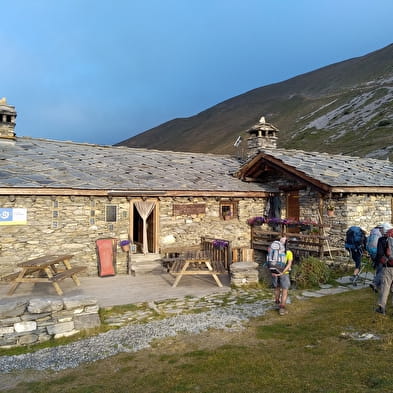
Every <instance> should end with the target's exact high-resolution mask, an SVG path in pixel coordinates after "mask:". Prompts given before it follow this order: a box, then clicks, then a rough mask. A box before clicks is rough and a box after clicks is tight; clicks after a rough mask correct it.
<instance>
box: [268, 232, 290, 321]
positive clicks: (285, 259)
mask: <svg viewBox="0 0 393 393" xmlns="http://www.w3.org/2000/svg"><path fill="white" fill-rule="evenodd" d="M286 242H287V238H286V237H281V238H280V240H275V241H274V242H273V243H272V244H271V245H270V247H269V252H268V264H269V269H270V272H271V275H272V285H273V288H274V301H275V305H276V307H277V309H278V311H279V314H280V315H285V314H287V313H288V311H287V309H286V303H287V299H288V290H289V288H290V286H291V279H290V277H289V272H290V270H291V266H292V261H293V254H292V251H290V250H286Z"/></svg>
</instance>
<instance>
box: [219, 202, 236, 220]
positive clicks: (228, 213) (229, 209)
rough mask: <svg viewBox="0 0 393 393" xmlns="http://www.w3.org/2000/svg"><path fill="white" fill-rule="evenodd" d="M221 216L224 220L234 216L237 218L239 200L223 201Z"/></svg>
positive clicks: (221, 203)
mask: <svg viewBox="0 0 393 393" xmlns="http://www.w3.org/2000/svg"><path fill="white" fill-rule="evenodd" d="M220 217H221V218H222V219H223V220H232V219H233V218H237V202H232V201H221V202H220Z"/></svg>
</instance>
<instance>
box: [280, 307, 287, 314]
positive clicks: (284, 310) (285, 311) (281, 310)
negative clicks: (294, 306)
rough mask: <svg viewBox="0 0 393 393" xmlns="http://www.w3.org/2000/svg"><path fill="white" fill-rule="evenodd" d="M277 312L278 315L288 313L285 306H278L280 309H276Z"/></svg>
mask: <svg viewBox="0 0 393 393" xmlns="http://www.w3.org/2000/svg"><path fill="white" fill-rule="evenodd" d="M278 313H279V314H280V315H286V314H288V310H287V309H286V308H285V307H280V309H279V310H278Z"/></svg>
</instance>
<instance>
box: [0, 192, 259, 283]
mask: <svg viewBox="0 0 393 393" xmlns="http://www.w3.org/2000/svg"><path fill="white" fill-rule="evenodd" d="M11 199H12V201H11ZM220 203H222V200H221V199H220V198H213V197H211V198H210V197H204V198H193V199H192V201H190V199H189V198H185V197H176V198H171V197H163V198H160V200H158V199H157V204H158V212H159V213H158V222H159V225H158V233H157V238H158V246H159V249H161V248H165V247H171V246H174V245H175V246H179V247H182V246H184V247H187V246H191V245H195V244H199V243H200V240H201V237H202V236H207V237H213V238H221V239H226V240H230V241H231V242H232V246H233V247H246V248H247V247H249V246H250V227H249V226H248V224H247V222H246V220H247V219H248V218H249V217H252V216H255V215H260V214H261V213H262V212H263V210H264V206H265V203H266V202H265V200H264V199H262V198H260V199H258V198H239V199H236V198H235V199H233V200H231V201H230V202H229V203H233V204H234V205H236V212H237V216H236V217H232V218H231V219H230V220H223V217H221V216H220ZM175 204H176V205H184V206H186V205H187V206H188V205H193V204H204V206H205V209H204V213H201V214H187V213H186V214H176V212H175V211H174V205H175ZM108 205H111V206H117V214H116V216H117V217H116V221H114V222H108V221H107V220H106V217H105V211H106V207H107V206H108ZM0 206H1V207H3V208H25V209H27V224H26V225H3V226H0V238H1V249H0V275H5V274H8V273H11V272H13V271H17V270H18V268H17V263H19V262H23V261H25V260H28V259H32V258H36V257H38V256H42V255H45V254H58V253H65V254H68V253H69V254H73V255H74V258H73V261H72V263H73V264H77V265H81V266H86V267H87V270H86V273H84V274H87V275H90V276H92V275H93V276H94V275H97V253H96V245H95V242H96V240H97V239H100V238H116V239H119V240H120V239H124V238H128V233H129V228H130V206H131V205H130V201H129V200H127V198H126V197H113V198H111V199H110V200H109V199H108V198H107V197H83V196H71V197H69V196H57V197H51V196H34V197H32V196H15V197H13V198H9V197H6V196H0ZM157 251H159V250H157ZM116 266H117V273H118V274H125V273H126V271H127V261H126V253H124V252H121V251H120V247H118V252H117V264H116Z"/></svg>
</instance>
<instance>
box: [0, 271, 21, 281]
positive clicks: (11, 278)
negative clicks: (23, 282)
mask: <svg viewBox="0 0 393 393" xmlns="http://www.w3.org/2000/svg"><path fill="white" fill-rule="evenodd" d="M19 273H20V272H15V273H10V274H5V275H4V276H1V278H0V280H1V281H5V282H11V281H14V280H15V278H16V277H18V276H19Z"/></svg>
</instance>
